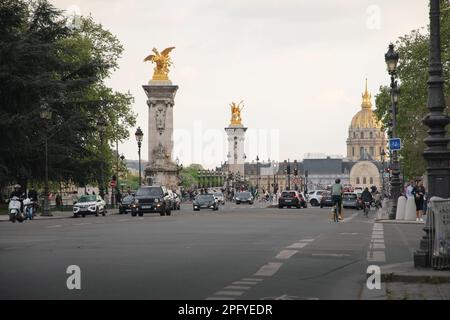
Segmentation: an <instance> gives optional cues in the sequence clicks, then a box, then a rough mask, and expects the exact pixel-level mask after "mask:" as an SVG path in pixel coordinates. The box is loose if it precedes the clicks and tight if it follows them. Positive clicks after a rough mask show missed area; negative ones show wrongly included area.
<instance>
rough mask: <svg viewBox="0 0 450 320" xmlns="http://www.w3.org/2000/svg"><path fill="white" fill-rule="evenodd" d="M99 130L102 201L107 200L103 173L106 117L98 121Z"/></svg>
mask: <svg viewBox="0 0 450 320" xmlns="http://www.w3.org/2000/svg"><path fill="white" fill-rule="evenodd" d="M97 128H98V131H99V133H100V152H101V160H100V197H102V199H104V198H105V178H104V173H103V165H104V160H105V159H104V153H103V150H102V149H103V140H104V138H105V131H106V120H105V118H104V117H100V119H98V121H97Z"/></svg>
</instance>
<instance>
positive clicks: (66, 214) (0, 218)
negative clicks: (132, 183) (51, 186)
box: [0, 209, 119, 222]
mask: <svg viewBox="0 0 450 320" xmlns="http://www.w3.org/2000/svg"><path fill="white" fill-rule="evenodd" d="M111 214H119V209H108V212H107V215H111ZM52 215H53V216H51V217H45V216H41V213H40V212H39V213H38V214H37V215H36V216H35V217H34V219H33V220H48V219H68V218H72V217H73V213H72V211H52ZM0 222H9V216H8V215H7V214H2V215H0Z"/></svg>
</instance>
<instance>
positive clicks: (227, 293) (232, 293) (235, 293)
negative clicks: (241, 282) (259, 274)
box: [215, 291, 244, 297]
mask: <svg viewBox="0 0 450 320" xmlns="http://www.w3.org/2000/svg"><path fill="white" fill-rule="evenodd" d="M215 294H216V295H218V296H234V297H239V296H242V295H243V294H244V291H218V292H216V293H215Z"/></svg>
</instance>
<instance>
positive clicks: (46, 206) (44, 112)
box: [40, 103, 52, 216]
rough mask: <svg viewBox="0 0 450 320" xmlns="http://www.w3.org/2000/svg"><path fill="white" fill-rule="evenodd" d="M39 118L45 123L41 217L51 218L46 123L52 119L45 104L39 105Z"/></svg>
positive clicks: (49, 110)
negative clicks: (43, 183)
mask: <svg viewBox="0 0 450 320" xmlns="http://www.w3.org/2000/svg"><path fill="white" fill-rule="evenodd" d="M40 117H41V119H43V120H44V121H45V185H44V212H43V213H42V214H41V216H52V214H51V212H50V208H49V203H48V195H49V192H48V122H50V120H51V119H52V110H51V109H50V108H49V107H48V104H47V103H43V104H42V105H41V111H40Z"/></svg>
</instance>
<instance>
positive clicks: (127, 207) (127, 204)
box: [119, 195, 134, 214]
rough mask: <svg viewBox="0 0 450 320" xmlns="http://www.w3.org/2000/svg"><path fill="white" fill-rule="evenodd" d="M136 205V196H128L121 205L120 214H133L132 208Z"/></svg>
mask: <svg viewBox="0 0 450 320" xmlns="http://www.w3.org/2000/svg"><path fill="white" fill-rule="evenodd" d="M133 203H134V196H132V195H126V196H125V197H123V198H122V202H121V203H120V204H119V214H127V213H129V212H131V206H132V205H133Z"/></svg>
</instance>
